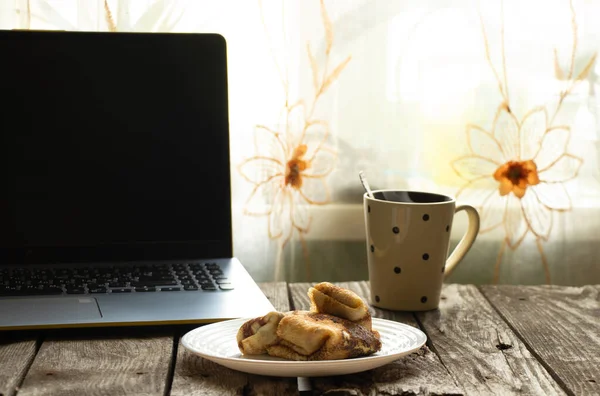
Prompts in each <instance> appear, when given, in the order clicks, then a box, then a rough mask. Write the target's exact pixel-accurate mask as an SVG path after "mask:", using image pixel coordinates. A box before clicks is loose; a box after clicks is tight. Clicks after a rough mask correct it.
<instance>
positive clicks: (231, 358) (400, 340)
mask: <svg viewBox="0 0 600 396" xmlns="http://www.w3.org/2000/svg"><path fill="white" fill-rule="evenodd" d="M246 320H248V319H234V320H228V321H225V322H218V323H213V324H209V325H206V326H202V327H198V328H197V329H194V330H192V331H190V332H189V333H187V334H186V335H184V336H183V338H182V340H181V343H182V344H183V346H184V347H185V348H186V349H187V350H189V351H190V352H192V353H194V354H196V355H199V356H202V357H203V358H206V359H208V360H211V361H213V362H215V363H218V364H220V365H222V366H225V367H229V368H230V369H234V370H238V371H243V372H246V373H251V374H260V375H270V376H276V377H322V376H328V375H342V374H352V373H358V372H361V371H366V370H371V369H373V368H376V367H380V366H383V365H385V364H388V363H391V362H393V361H394V360H397V359H398V358H400V357H402V356H405V355H408V354H410V353H412V352H414V351H416V350H418V349H419V348H421V346H423V345H424V344H425V341H427V336H426V335H425V333H423V332H422V331H421V330H419V329H415V328H414V327H412V326H408V325H405V324H402V323H398V322H392V321H390V320H385V319H377V318H373V328H374V329H376V330H378V331H379V334H381V344H382V346H381V350H380V351H379V352H377V353H375V354H373V355H370V356H366V357H360V358H354V359H344V360H324V361H314V362H298V361H293V360H285V359H281V358H275V357H271V356H268V355H251V356H247V355H242V354H241V353H240V350H239V349H238V346H237V341H236V335H237V331H238V329H239V328H240V326H241V325H242V324H243V323H244V322H245V321H246Z"/></svg>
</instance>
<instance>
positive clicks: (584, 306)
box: [481, 286, 600, 395]
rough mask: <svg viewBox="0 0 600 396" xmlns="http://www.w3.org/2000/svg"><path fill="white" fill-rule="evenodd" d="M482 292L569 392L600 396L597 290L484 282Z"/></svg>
mask: <svg viewBox="0 0 600 396" xmlns="http://www.w3.org/2000/svg"><path fill="white" fill-rule="evenodd" d="M481 290H482V292H483V294H484V295H485V296H486V297H487V298H488V300H489V301H490V303H491V304H492V305H493V306H494V307H495V308H496V309H497V310H498V312H499V313H500V315H501V316H502V317H503V318H504V319H505V320H506V321H507V322H508V324H509V325H510V326H511V328H512V329H513V330H514V331H515V332H516V333H517V334H518V335H519V337H520V338H521V339H522V340H523V341H524V342H525V344H526V345H527V347H528V348H529V350H530V351H531V352H532V354H534V355H535V356H536V357H537V358H538V360H540V361H541V362H542V363H543V364H544V366H545V367H546V369H547V370H548V372H549V373H550V374H551V375H552V376H553V378H554V379H555V380H556V381H557V382H558V383H559V384H561V386H562V387H563V388H564V389H565V390H566V391H567V393H569V394H572V395H600V289H598V287H593V286H585V287H559V286H529V287H519V286H484V287H481Z"/></svg>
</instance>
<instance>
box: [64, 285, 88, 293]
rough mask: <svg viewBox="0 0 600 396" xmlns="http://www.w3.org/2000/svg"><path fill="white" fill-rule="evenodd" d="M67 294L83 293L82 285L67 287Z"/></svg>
mask: <svg viewBox="0 0 600 396" xmlns="http://www.w3.org/2000/svg"><path fill="white" fill-rule="evenodd" d="M67 294H85V290H84V289H83V288H82V287H74V288H67Z"/></svg>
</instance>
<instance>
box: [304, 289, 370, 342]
mask: <svg viewBox="0 0 600 396" xmlns="http://www.w3.org/2000/svg"><path fill="white" fill-rule="evenodd" d="M308 297H309V298H310V311H311V312H317V313H325V314H329V315H333V316H337V317H339V318H343V319H347V320H350V321H352V322H356V323H358V324H361V325H363V326H365V327H366V328H367V329H369V330H372V321H371V314H370V313H369V308H368V307H367V304H365V302H364V301H363V300H362V298H360V297H359V296H358V295H357V294H356V293H354V292H353V291H351V290H348V289H344V288H342V287H339V286H336V285H333V284H331V283H329V282H322V283H319V284H317V285H315V286H314V287H311V288H310V289H308Z"/></svg>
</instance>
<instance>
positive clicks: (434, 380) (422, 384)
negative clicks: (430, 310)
mask: <svg viewBox="0 0 600 396" xmlns="http://www.w3.org/2000/svg"><path fill="white" fill-rule="evenodd" d="M311 285H312V284H310V283H296V284H291V285H290V290H291V294H292V301H293V305H294V307H295V308H296V309H308V308H309V300H308V296H307V294H306V293H307V291H308V288H309V287H310V286H311ZM336 285H338V286H340V287H344V288H347V289H350V290H352V291H354V292H355V293H356V294H358V295H359V296H360V297H362V298H363V299H365V300H366V301H368V300H367V299H368V295H369V285H368V283H367V282H339V283H336ZM370 311H371V315H372V316H373V317H377V318H384V319H389V320H395V321H397V322H402V323H405V324H408V325H411V326H415V327H418V325H417V322H416V320H415V318H414V315H413V314H412V313H407V312H393V311H387V310H383V309H379V308H374V307H371V309H370ZM312 382H313V388H314V390H315V393H316V394H323V393H325V392H327V394H346V395H372V394H385V395H404V394H415V395H417V394H418V395H432V394H435V395H456V394H462V393H463V391H462V389H461V387H459V386H458V385H457V384H456V383H455V382H454V380H453V378H452V377H451V376H450V374H449V373H448V370H446V368H445V367H444V366H443V364H442V363H441V362H440V360H439V358H438V357H437V356H436V354H435V353H433V352H431V350H429V348H428V347H426V346H425V347H423V348H422V349H421V350H419V351H418V352H417V353H413V354H411V355H409V356H406V357H404V358H401V359H398V360H396V361H395V362H393V363H391V364H388V365H386V366H383V367H380V368H377V369H374V370H370V371H366V372H363V373H358V374H352V375H344V376H337V377H323V378H313V379H312Z"/></svg>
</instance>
